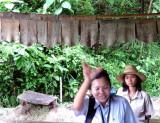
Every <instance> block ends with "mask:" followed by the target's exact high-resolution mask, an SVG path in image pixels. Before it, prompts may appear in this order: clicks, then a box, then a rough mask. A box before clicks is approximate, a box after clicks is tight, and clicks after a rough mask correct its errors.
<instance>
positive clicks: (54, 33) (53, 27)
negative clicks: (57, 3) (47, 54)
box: [47, 16, 62, 47]
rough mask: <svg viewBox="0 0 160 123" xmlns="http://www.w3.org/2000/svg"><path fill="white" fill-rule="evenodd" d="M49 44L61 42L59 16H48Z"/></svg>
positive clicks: (49, 45)
mask: <svg viewBox="0 0 160 123" xmlns="http://www.w3.org/2000/svg"><path fill="white" fill-rule="evenodd" d="M48 18H49V19H48V36H47V37H48V38H47V40H48V45H47V47H52V46H53V45H54V44H56V43H61V40H62V38H61V24H60V21H59V20H58V18H56V17H53V16H49V17H48Z"/></svg>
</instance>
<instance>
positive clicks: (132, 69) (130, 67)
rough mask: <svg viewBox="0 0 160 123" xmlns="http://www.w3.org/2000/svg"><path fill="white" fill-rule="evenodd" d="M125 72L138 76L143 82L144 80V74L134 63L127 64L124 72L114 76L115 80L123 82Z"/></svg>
mask: <svg viewBox="0 0 160 123" xmlns="http://www.w3.org/2000/svg"><path fill="white" fill-rule="evenodd" d="M126 74H132V75H136V76H138V77H139V78H140V79H141V82H144V81H145V80H146V76H145V75H144V74H143V73H141V72H139V71H138V70H137V68H136V67H135V66H134V65H127V66H126V67H125V69H124V72H123V73H121V74H120V75H118V76H117V77H116V78H117V80H118V81H119V82H121V83H123V82H124V76H125V75H126Z"/></svg>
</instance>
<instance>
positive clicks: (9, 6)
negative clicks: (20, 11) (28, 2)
mask: <svg viewBox="0 0 160 123" xmlns="http://www.w3.org/2000/svg"><path fill="white" fill-rule="evenodd" d="M4 6H5V7H6V8H7V9H10V10H12V9H13V7H14V4H13V3H6V4H5V5H4Z"/></svg>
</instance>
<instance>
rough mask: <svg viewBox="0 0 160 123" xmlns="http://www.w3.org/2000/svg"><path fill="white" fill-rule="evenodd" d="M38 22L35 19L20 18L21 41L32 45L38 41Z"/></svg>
mask: <svg viewBox="0 0 160 123" xmlns="http://www.w3.org/2000/svg"><path fill="white" fill-rule="evenodd" d="M36 23H37V22H36V21H34V20H24V19H20V35H21V36H20V39H21V41H20V42H21V43H22V44H25V45H28V46H30V45H32V44H34V43H37V42H38V39H37V28H36V27H37V24H36Z"/></svg>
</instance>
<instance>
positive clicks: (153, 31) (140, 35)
mask: <svg viewBox="0 0 160 123" xmlns="http://www.w3.org/2000/svg"><path fill="white" fill-rule="evenodd" d="M136 32H137V35H136V37H137V39H138V40H140V41H144V42H151V41H154V40H155V39H156V36H157V27H156V20H138V21H137V22H136Z"/></svg>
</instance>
